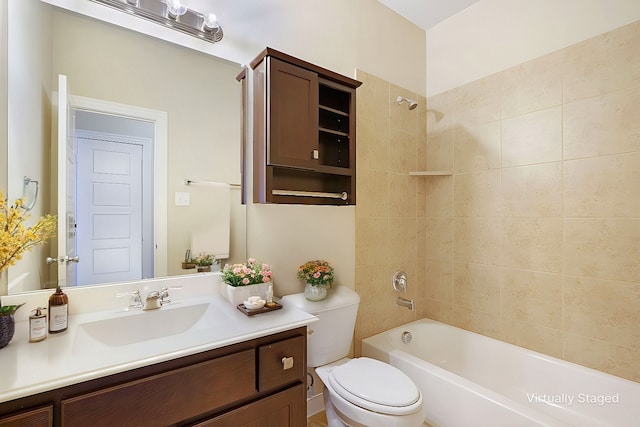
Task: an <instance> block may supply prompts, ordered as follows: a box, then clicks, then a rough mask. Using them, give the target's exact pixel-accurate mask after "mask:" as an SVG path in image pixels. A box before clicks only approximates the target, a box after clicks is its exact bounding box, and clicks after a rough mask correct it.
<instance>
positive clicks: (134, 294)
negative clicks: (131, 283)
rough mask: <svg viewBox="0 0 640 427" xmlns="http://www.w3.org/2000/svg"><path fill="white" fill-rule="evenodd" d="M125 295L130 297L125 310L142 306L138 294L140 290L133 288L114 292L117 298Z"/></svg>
mask: <svg viewBox="0 0 640 427" xmlns="http://www.w3.org/2000/svg"><path fill="white" fill-rule="evenodd" d="M126 296H129V297H131V302H130V303H129V307H127V310H130V309H132V308H135V309H140V308H142V306H143V304H142V297H141V296H140V291H138V290H135V291H131V292H120V293H118V294H116V297H118V298H120V297H126Z"/></svg>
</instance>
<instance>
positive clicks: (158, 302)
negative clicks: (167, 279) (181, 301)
mask: <svg viewBox="0 0 640 427" xmlns="http://www.w3.org/2000/svg"><path fill="white" fill-rule="evenodd" d="M170 289H182V286H170V287H167V286H163V287H162V289H161V290H160V291H151V292H149V293H148V294H147V298H146V299H145V302H144V308H143V309H142V310H157V309H159V308H161V307H162V306H163V305H164V304H167V303H170V302H171V300H170V299H169V290H170Z"/></svg>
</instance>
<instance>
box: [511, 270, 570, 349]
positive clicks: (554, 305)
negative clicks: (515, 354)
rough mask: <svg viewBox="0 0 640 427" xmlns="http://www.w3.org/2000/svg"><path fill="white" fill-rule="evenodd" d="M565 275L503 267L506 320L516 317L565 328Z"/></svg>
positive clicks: (550, 326)
mask: <svg viewBox="0 0 640 427" xmlns="http://www.w3.org/2000/svg"><path fill="white" fill-rule="evenodd" d="M562 277H563V276H562V275H561V274H553V273H545V272H541V271H530V270H514V269H511V268H503V269H502V277H501V280H500V283H501V289H502V293H501V295H502V298H501V311H500V312H501V314H502V317H503V322H505V323H509V321H511V320H517V321H520V322H526V323H527V324H534V323H535V324H539V325H541V326H545V327H547V328H551V329H554V330H562ZM511 342H513V341H511Z"/></svg>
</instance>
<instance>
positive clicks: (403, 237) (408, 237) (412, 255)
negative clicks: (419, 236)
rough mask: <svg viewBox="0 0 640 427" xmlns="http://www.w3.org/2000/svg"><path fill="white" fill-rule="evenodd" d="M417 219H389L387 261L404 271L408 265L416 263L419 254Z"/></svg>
mask: <svg viewBox="0 0 640 427" xmlns="http://www.w3.org/2000/svg"><path fill="white" fill-rule="evenodd" d="M415 230H416V219H415V218H389V246H388V249H387V255H386V256H387V259H388V260H389V262H390V263H394V264H396V265H397V268H398V269H401V270H402V269H404V270H405V271H406V267H403V265H404V264H406V263H414V262H415V260H416V254H417V243H416V232H415Z"/></svg>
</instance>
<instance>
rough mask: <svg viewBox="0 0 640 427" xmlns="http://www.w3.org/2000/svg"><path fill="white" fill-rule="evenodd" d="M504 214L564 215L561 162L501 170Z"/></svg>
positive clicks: (508, 215)
mask: <svg viewBox="0 0 640 427" xmlns="http://www.w3.org/2000/svg"><path fill="white" fill-rule="evenodd" d="M501 204H502V215H503V216H505V217H556V218H559V217H561V216H562V163H561V162H553V163H544V164H540V165H533V166H519V167H514V168H505V169H502V202H501Z"/></svg>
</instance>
